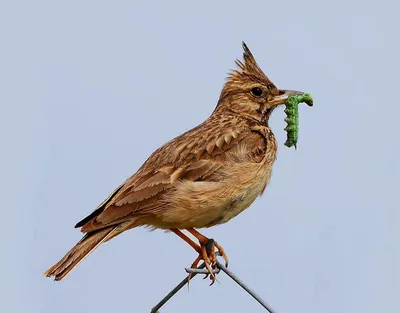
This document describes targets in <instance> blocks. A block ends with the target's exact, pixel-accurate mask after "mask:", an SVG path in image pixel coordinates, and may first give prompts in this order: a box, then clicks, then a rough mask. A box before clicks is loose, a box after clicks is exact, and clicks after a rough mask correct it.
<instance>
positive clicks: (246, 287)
mask: <svg viewBox="0 0 400 313" xmlns="http://www.w3.org/2000/svg"><path fill="white" fill-rule="evenodd" d="M204 267H205V264H204V263H202V264H200V266H199V267H198V268H197V269H186V271H187V272H191V273H192V278H193V277H194V276H196V275H197V274H204V273H207V272H204V271H203V270H202V269H203V268H204ZM217 268H218V269H220V270H222V271H223V272H224V273H225V274H226V275H228V276H229V277H230V278H231V279H232V280H233V281H234V282H235V283H237V284H238V285H239V286H240V287H242V288H243V289H244V290H245V291H246V292H247V293H248V294H249V295H251V296H252V297H253V298H254V299H255V300H256V301H257V302H258V303H260V304H261V305H262V306H263V307H264V309H266V310H267V311H268V312H270V313H275V311H274V310H273V309H272V308H271V307H270V306H269V305H268V304H267V303H266V302H265V301H264V300H263V299H262V298H261V297H260V296H258V295H257V294H256V293H255V292H254V291H253V290H251V289H250V288H249V287H248V286H247V285H245V283H244V282H243V281H241V280H240V279H239V278H238V277H237V276H236V275H235V274H233V273H232V272H231V271H230V270H228V269H227V268H226V267H225V266H224V265H222V264H221V263H220V262H218V261H217ZM187 282H188V277H186V278H185V279H184V280H182V281H181V282H180V283H179V284H178V285H177V286H176V287H175V288H174V289H172V290H171V291H170V292H169V293H168V294H167V295H166V296H165V297H164V298H163V299H162V300H161V301H160V302H159V303H157V305H156V306H155V307H154V308H152V310H151V312H150V313H159V311H158V310H159V309H160V308H161V307H162V306H163V305H164V304H165V303H167V301H168V300H169V299H171V298H172V297H173V296H174V295H175V294H176V293H177V292H178V291H179V290H180V289H182V287H183V286H185V285H186V284H187Z"/></svg>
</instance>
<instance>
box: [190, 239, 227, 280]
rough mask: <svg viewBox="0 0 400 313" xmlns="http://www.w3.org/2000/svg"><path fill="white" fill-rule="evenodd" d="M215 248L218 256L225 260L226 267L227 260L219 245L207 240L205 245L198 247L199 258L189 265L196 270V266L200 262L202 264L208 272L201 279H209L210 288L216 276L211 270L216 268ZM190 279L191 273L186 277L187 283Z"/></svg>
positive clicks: (212, 240)
mask: <svg viewBox="0 0 400 313" xmlns="http://www.w3.org/2000/svg"><path fill="white" fill-rule="evenodd" d="M215 248H217V250H218V254H219V255H221V256H222V257H223V258H224V260H225V264H226V265H225V266H228V258H227V256H226V254H225V252H224V250H223V249H222V247H221V246H220V245H218V244H217V243H216V242H215V241H214V239H208V240H207V242H206V243H205V244H201V246H200V251H199V256H198V257H197V258H196V260H195V261H194V262H193V264H192V265H191V268H197V266H198V264H199V262H200V261H203V262H204V265H205V267H206V269H207V270H208V273H207V274H206V275H205V277H204V278H203V279H207V278H208V277H210V280H211V283H210V286H212V285H213V284H214V283H215V280H216V276H215V273H213V269H215V268H216V267H217V253H216V252H215ZM191 277H192V273H189V276H188V283H189V281H190V279H191Z"/></svg>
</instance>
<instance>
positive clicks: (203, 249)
mask: <svg viewBox="0 0 400 313" xmlns="http://www.w3.org/2000/svg"><path fill="white" fill-rule="evenodd" d="M171 231H172V232H173V233H175V234H176V235H178V236H179V237H180V238H182V239H183V240H184V241H185V242H187V243H188V244H189V245H190V246H191V247H192V248H193V249H195V250H196V251H197V253H198V254H199V256H198V257H197V258H196V260H194V262H193V263H192V265H191V266H190V267H191V268H197V265H198V264H199V262H200V261H201V260H203V261H204V264H205V266H206V268H207V270H208V272H209V273H210V275H211V280H212V283H214V281H215V275H214V273H213V272H212V268H211V264H212V263H211V261H210V258H209V257H208V253H207V251H206V247H205V246H199V245H198V244H196V243H195V242H193V241H192V240H191V239H190V238H189V237H188V236H186V235H185V234H184V233H182V232H181V231H180V230H179V229H176V228H173V229H171ZM207 275H208V274H207ZM191 276H192V273H189V277H188V282H189V281H190V278H191ZM206 277H207V276H206Z"/></svg>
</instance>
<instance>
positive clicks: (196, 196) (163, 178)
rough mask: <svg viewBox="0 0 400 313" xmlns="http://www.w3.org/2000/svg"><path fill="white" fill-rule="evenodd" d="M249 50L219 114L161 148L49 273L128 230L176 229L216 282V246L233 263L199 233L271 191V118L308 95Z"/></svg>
mask: <svg viewBox="0 0 400 313" xmlns="http://www.w3.org/2000/svg"><path fill="white" fill-rule="evenodd" d="M243 49H244V53H243V59H244V60H243V62H241V61H238V60H237V61H236V64H237V65H238V67H239V69H238V70H235V71H233V72H232V73H231V74H230V75H229V77H228V78H227V81H226V83H225V85H224V87H223V89H222V92H221V95H220V98H219V100H218V104H217V106H216V108H215V110H214V112H213V113H212V114H211V116H210V117H209V118H208V119H207V120H205V121H204V122H203V123H202V124H200V125H199V126H197V127H195V128H193V129H191V130H189V131H187V132H186V133H184V134H182V135H180V136H179V137H177V138H175V139H172V140H171V141H169V142H168V143H166V144H165V145H164V146H162V147H161V148H159V149H157V150H156V151H154V153H153V154H152V155H151V156H150V157H149V158H148V159H147V161H146V162H145V163H144V164H143V165H142V167H141V168H140V169H139V170H138V171H137V172H136V173H135V174H133V175H132V176H131V177H130V178H128V179H127V180H126V181H125V182H124V183H123V184H122V185H121V186H119V187H118V188H117V189H116V190H115V191H114V192H112V193H111V195H110V196H109V197H108V198H107V199H106V200H104V201H103V203H101V204H100V205H99V206H98V207H97V209H96V210H95V211H94V212H92V213H91V214H89V215H88V216H87V217H85V218H84V219H83V220H81V221H80V222H79V223H78V224H76V226H75V227H81V231H82V232H83V233H85V235H84V236H83V238H82V239H81V241H79V242H78V243H77V244H76V245H75V246H74V247H73V248H72V249H71V250H70V251H68V252H67V254H66V255H65V256H64V257H63V258H62V259H61V260H60V261H59V262H58V263H56V264H55V265H53V266H52V267H50V268H49V269H48V270H47V271H46V272H45V275H46V276H54V277H55V280H61V279H63V278H64V277H65V276H66V275H67V274H68V273H69V272H70V271H71V270H72V269H73V268H74V267H75V266H77V265H78V264H79V262H81V261H82V260H83V259H84V258H85V257H86V256H87V255H88V254H89V253H91V252H92V251H93V250H95V249H96V248H97V247H98V246H99V245H100V244H101V243H103V242H106V241H108V240H110V239H111V238H114V237H115V236H117V235H119V234H121V233H122V232H124V231H126V230H128V229H131V228H134V227H138V226H151V227H153V228H161V229H167V230H170V231H172V232H174V233H175V234H177V235H178V236H179V237H181V238H182V239H183V240H185V241H186V242H187V243H188V244H190V245H191V246H192V247H193V248H194V249H195V250H196V251H197V252H198V253H199V256H198V257H197V259H196V260H195V261H194V262H193V264H192V267H195V266H197V264H198V262H200V261H201V260H203V261H204V262H205V264H206V267H207V269H208V271H209V272H210V278H211V280H212V283H213V282H214V281H215V275H214V274H213V273H212V269H211V268H212V267H214V266H215V262H216V253H215V249H218V251H219V253H220V254H221V255H222V256H223V257H224V259H225V261H226V262H227V261H228V259H227V257H226V255H225V253H224V251H223V249H222V248H221V246H220V245H218V244H217V243H216V242H215V241H214V240H212V239H209V238H207V237H205V236H203V235H202V234H200V233H199V232H198V231H197V230H195V229H196V228H202V227H211V226H214V225H218V224H221V223H225V222H227V221H229V220H230V219H232V218H233V217H235V216H236V215H238V214H239V213H241V212H242V211H243V210H245V209H246V208H248V207H249V206H250V205H251V204H252V203H253V201H254V200H255V199H256V198H257V197H258V196H260V195H261V194H262V193H263V191H264V190H265V187H266V186H267V185H268V183H269V180H270V178H271V170H272V166H273V164H274V161H275V159H276V152H277V142H276V139H275V137H274V134H273V133H272V131H271V129H270V128H269V126H268V119H269V117H270V115H271V113H272V111H273V110H274V109H275V108H276V107H277V106H278V105H281V104H284V102H285V101H286V99H287V98H288V96H289V95H291V94H301V92H296V91H289V90H279V89H278V88H276V87H275V85H274V84H273V83H272V82H271V81H270V80H269V79H268V77H267V76H266V75H265V74H264V73H263V71H262V70H261V69H260V67H259V66H258V65H257V63H256V61H255V59H254V57H253V55H252V54H251V52H250V50H249V49H248V47H247V46H246V44H245V43H243ZM183 229H185V230H187V231H188V232H190V233H191V234H192V235H193V236H194V237H196V238H197V239H198V241H199V244H197V243H195V242H193V241H192V240H191V239H190V238H189V237H187V236H186V235H185V234H184V233H182V232H181V230H183Z"/></svg>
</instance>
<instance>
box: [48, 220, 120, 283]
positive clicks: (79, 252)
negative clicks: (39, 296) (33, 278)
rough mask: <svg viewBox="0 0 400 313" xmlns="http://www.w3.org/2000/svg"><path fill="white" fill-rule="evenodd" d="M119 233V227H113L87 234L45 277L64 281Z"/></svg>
mask: <svg viewBox="0 0 400 313" xmlns="http://www.w3.org/2000/svg"><path fill="white" fill-rule="evenodd" d="M118 232H119V227H118V226H111V227H107V228H104V229H100V230H97V231H93V232H90V233H87V234H86V235H85V236H84V237H83V238H82V239H81V240H80V241H79V242H78V243H77V244H76V245H75V246H74V247H73V248H72V249H71V250H69V251H68V252H67V254H66V255H65V256H64V257H63V258H62V259H61V260H60V261H58V262H57V263H56V264H54V265H53V266H52V267H50V268H49V269H48V270H47V271H46V272H45V273H44V275H46V276H47V277H50V276H54V280H61V279H63V278H64V277H65V276H66V275H67V274H68V273H69V272H70V271H71V270H72V269H74V268H75V266H77V265H78V264H79V263H80V262H81V261H82V260H84V259H85V258H86V257H87V256H88V255H89V254H90V253H91V252H92V251H93V250H95V249H96V248H97V247H98V246H99V245H100V244H101V243H102V242H104V241H106V240H108V239H110V238H111V237H113V236H115V235H117V233H118Z"/></svg>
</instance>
